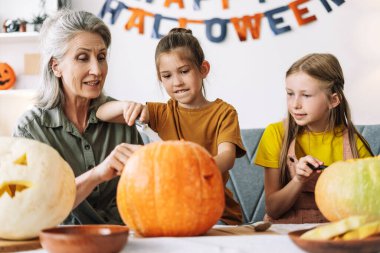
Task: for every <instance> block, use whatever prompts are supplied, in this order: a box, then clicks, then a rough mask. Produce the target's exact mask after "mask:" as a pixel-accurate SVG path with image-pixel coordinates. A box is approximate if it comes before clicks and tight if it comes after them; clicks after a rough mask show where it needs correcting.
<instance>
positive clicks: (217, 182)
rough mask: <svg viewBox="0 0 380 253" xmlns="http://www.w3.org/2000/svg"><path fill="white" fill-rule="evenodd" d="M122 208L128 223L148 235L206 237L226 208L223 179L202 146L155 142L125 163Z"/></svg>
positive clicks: (119, 201)
mask: <svg viewBox="0 0 380 253" xmlns="http://www.w3.org/2000/svg"><path fill="white" fill-rule="evenodd" d="M117 206H118V210H119V212H120V215H121V217H122V219H123V221H124V222H125V223H126V224H127V225H128V226H129V227H130V228H132V229H133V230H135V231H136V232H137V233H139V234H140V235H143V236H195V235H200V234H204V233H206V232H207V231H208V230H209V229H210V228H211V227H212V226H213V225H214V224H215V223H216V222H217V221H218V219H219V218H220V217H221V215H222V213H223V210H224V186H223V180H222V176H221V173H220V171H219V169H218V167H217V166H216V164H215V161H214V159H213V158H212V157H211V156H210V154H209V153H208V152H207V151H206V150H205V149H204V148H203V147H201V146H200V145H198V144H195V143H192V142H187V141H166V142H154V143H150V144H148V145H146V146H144V147H142V148H141V149H139V150H138V151H137V152H135V153H134V154H133V155H132V156H131V157H130V159H129V160H128V162H127V163H126V165H125V168H124V170H123V173H122V175H121V178H120V181H119V184H118V188H117Z"/></svg>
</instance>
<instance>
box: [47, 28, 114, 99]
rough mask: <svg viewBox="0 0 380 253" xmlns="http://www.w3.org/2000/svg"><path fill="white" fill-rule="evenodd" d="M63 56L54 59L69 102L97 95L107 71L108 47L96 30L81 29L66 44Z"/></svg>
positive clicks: (56, 74)
mask: <svg viewBox="0 0 380 253" xmlns="http://www.w3.org/2000/svg"><path fill="white" fill-rule="evenodd" d="M67 48H68V49H67V52H66V54H65V55H64V56H63V58H62V59H60V60H56V59H53V61H52V69H53V72H54V74H55V76H57V77H59V78H61V80H62V83H63V92H64V93H65V96H66V97H67V98H68V99H69V101H70V100H71V101H72V100H74V99H78V98H79V99H81V98H83V99H86V100H90V99H94V98H97V97H98V96H99V95H100V94H101V91H102V89H103V85H104V81H105V79H106V76H107V72H108V64H107V47H106V45H105V43H104V41H103V39H102V37H101V36H100V35H98V34H96V33H89V32H80V33H78V34H77V35H76V36H75V37H74V38H73V39H72V40H70V42H69V43H68V45H67Z"/></svg>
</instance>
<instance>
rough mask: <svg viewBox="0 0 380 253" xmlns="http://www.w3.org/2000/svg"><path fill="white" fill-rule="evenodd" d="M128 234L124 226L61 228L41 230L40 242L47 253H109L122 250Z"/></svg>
mask: <svg viewBox="0 0 380 253" xmlns="http://www.w3.org/2000/svg"><path fill="white" fill-rule="evenodd" d="M128 234H129V229H128V228H127V227H126V226H117V225H78V226H61V227H56V228H50V229H44V230H42V232H41V233H40V241H41V245H42V247H43V248H44V249H46V250H47V251H48V252H49V253H68V252H70V253H87V252H88V253H111V252H119V251H120V250H122V249H123V247H124V245H125V244H126V243H127V239H128Z"/></svg>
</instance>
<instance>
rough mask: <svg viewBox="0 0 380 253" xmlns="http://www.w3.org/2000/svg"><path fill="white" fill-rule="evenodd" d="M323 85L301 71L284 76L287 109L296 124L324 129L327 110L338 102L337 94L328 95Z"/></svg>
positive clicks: (327, 114)
mask: <svg viewBox="0 0 380 253" xmlns="http://www.w3.org/2000/svg"><path fill="white" fill-rule="evenodd" d="M325 86H326V85H325V84H324V82H322V81H320V80H317V79H315V78H312V77H311V76H309V75H307V74H306V73H303V72H297V73H294V74H291V75H289V76H288V77H287V78H286V92H287V94H288V95H287V104H288V111H289V113H290V114H291V116H292V117H293V118H294V121H295V122H296V123H297V124H298V125H300V126H305V127H307V128H308V129H309V130H310V131H313V132H323V131H324V130H326V127H327V125H328V120H329V110H330V109H332V108H334V107H336V106H337V105H338V104H339V98H338V96H337V94H333V95H328V93H327V90H326V89H325V88H324V87H325Z"/></svg>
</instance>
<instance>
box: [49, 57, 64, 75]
mask: <svg viewBox="0 0 380 253" xmlns="http://www.w3.org/2000/svg"><path fill="white" fill-rule="evenodd" d="M50 65H51V70H53V73H54V75H55V76H56V77H62V73H61V71H60V69H59V67H58V61H57V59H55V58H52V59H51V60H50Z"/></svg>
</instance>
